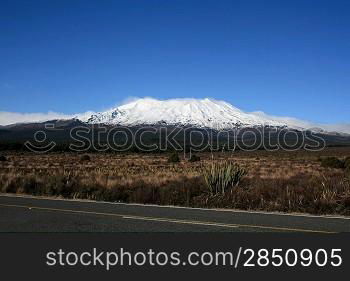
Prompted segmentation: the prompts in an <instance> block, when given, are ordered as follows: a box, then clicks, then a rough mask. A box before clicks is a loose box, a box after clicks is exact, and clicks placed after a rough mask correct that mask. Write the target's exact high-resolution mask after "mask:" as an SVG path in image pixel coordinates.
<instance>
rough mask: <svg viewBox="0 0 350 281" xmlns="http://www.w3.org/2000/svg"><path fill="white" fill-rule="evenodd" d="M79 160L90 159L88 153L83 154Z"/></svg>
mask: <svg viewBox="0 0 350 281" xmlns="http://www.w3.org/2000/svg"><path fill="white" fill-rule="evenodd" d="M80 160H81V161H87V162H88V161H91V157H90V156H89V155H88V154H84V155H82V156H81V157H80Z"/></svg>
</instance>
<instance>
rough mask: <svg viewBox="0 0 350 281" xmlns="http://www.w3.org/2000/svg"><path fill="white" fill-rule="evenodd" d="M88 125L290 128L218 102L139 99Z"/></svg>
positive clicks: (112, 110) (97, 118)
mask: <svg viewBox="0 0 350 281" xmlns="http://www.w3.org/2000/svg"><path fill="white" fill-rule="evenodd" d="M88 123H91V124H96V123H105V124H118V125H123V126H134V125H155V124H166V125H183V126H197V127H208V128H214V129H224V128H232V127H237V126H241V127H249V126H278V127H285V126H288V124H287V123H286V122H284V121H283V120H279V119H278V118H272V117H269V116H268V115H262V114H258V113H246V112H243V111H241V110H240V109H238V108H236V107H234V106H232V105H231V104H229V103H227V102H224V101H218V100H214V99H209V98H205V99H188V98H186V99H169V100H157V99H153V98H142V99H137V100H134V101H132V102H129V103H127V104H124V105H121V106H118V107H116V108H113V109H110V110H108V111H105V112H100V113H97V114H94V115H92V116H91V117H90V118H89V119H88Z"/></svg>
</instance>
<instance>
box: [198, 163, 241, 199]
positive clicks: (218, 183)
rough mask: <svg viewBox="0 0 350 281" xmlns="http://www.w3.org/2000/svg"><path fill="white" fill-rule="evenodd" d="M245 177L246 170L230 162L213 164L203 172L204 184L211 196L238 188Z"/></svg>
mask: <svg viewBox="0 0 350 281" xmlns="http://www.w3.org/2000/svg"><path fill="white" fill-rule="evenodd" d="M245 175H246V170H244V169H243V168H241V167H240V166H239V165H238V164H235V163H233V162H230V161H223V162H213V163H211V164H210V165H209V167H207V168H205V169H204V170H203V176H204V179H205V182H206V184H207V187H208V189H209V192H210V193H211V194H213V195H216V194H225V192H226V191H227V190H229V189H232V188H233V187H235V186H238V185H239V183H240V182H241V180H242V178H243V177H244V176H245Z"/></svg>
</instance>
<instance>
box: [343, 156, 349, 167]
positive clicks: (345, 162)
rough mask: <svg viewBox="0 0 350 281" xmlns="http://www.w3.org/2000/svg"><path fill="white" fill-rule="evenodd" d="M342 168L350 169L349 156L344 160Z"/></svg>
mask: <svg viewBox="0 0 350 281" xmlns="http://www.w3.org/2000/svg"><path fill="white" fill-rule="evenodd" d="M344 166H345V168H346V169H350V156H348V157H346V158H345V160H344Z"/></svg>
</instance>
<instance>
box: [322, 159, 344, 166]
mask: <svg viewBox="0 0 350 281" xmlns="http://www.w3.org/2000/svg"><path fill="white" fill-rule="evenodd" d="M321 166H322V167H325V168H335V169H344V168H345V166H344V162H343V161H341V160H340V159H338V158H337V157H326V158H322V159H321Z"/></svg>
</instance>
